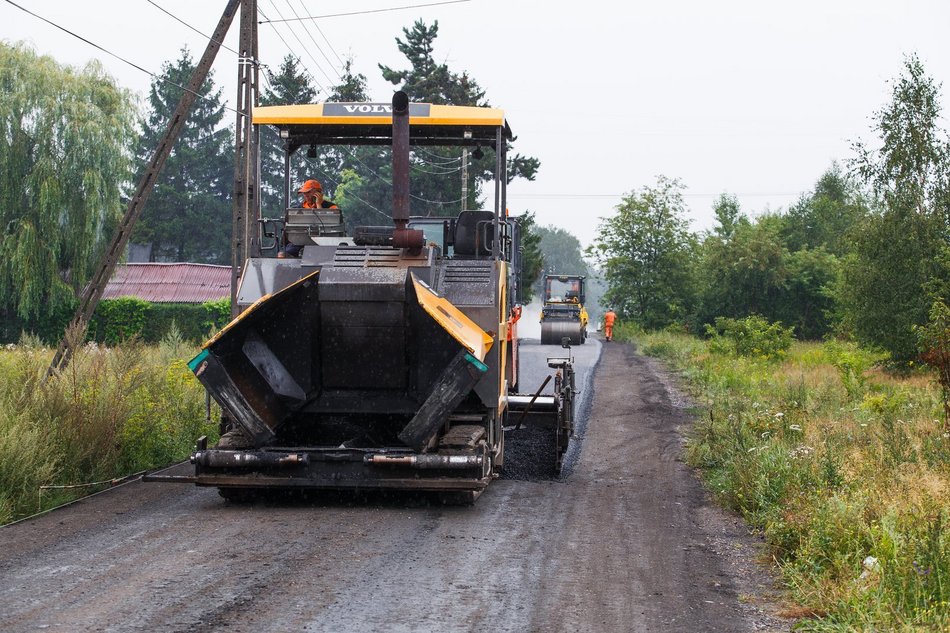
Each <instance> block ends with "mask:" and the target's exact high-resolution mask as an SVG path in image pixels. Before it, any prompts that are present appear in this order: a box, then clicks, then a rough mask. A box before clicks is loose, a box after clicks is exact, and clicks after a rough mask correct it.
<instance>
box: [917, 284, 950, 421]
mask: <svg viewBox="0 0 950 633" xmlns="http://www.w3.org/2000/svg"><path fill="white" fill-rule="evenodd" d="M916 332H917V346H918V349H919V350H920V357H921V359H922V360H923V361H924V362H925V363H927V364H928V365H930V366H931V367H933V368H934V370H936V372H937V381H938V382H939V383H940V389H941V392H942V396H943V424H944V428H946V429H947V430H948V431H950V307H948V306H947V304H946V303H944V302H943V301H939V300H938V301H934V303H933V305H932V306H931V307H930V314H929V318H928V320H927V323H926V324H924V325H922V326H918V327H917V328H916Z"/></svg>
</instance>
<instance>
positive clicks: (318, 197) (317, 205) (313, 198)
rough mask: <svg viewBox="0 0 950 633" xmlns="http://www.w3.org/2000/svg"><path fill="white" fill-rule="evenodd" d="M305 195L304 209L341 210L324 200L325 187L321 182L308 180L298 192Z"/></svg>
mask: <svg viewBox="0 0 950 633" xmlns="http://www.w3.org/2000/svg"><path fill="white" fill-rule="evenodd" d="M297 193H302V194H303V205H301V206H302V207H303V208H304V209H339V207H338V206H336V205H335V204H333V203H332V202H330V201H329V200H325V199H324V198H323V185H321V184H320V181H319V180H308V181H306V182H305V183H303V186H301V187H300V189H298V190H297Z"/></svg>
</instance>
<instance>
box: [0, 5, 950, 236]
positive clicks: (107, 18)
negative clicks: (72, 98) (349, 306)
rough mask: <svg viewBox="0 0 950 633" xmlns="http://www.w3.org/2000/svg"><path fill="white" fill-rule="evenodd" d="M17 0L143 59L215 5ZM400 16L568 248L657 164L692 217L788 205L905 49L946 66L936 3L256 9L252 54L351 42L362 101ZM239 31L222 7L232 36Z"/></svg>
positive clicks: (875, 98)
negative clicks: (516, 164) (469, 92)
mask: <svg viewBox="0 0 950 633" xmlns="http://www.w3.org/2000/svg"><path fill="white" fill-rule="evenodd" d="M16 1H17V4H20V5H22V6H24V7H27V8H29V9H30V10H32V11H34V12H36V13H38V14H40V15H42V16H44V17H46V18H48V19H49V20H51V21H53V22H56V23H58V24H61V25H63V26H65V27H66V28H69V29H70V30H72V31H74V32H76V33H77V34H79V35H82V36H83V37H85V38H87V39H89V40H92V41H93V42H96V43H97V44H99V45H100V46H102V47H103V48H106V49H108V50H110V51H112V52H114V53H116V54H118V55H120V56H122V57H125V58H126V59H128V60H129V61H132V62H134V63H136V64H138V65H139V66H142V67H143V68H146V69H148V70H151V71H153V72H158V71H159V69H160V67H161V64H162V62H164V61H167V60H170V59H174V58H176V57H177V56H178V52H179V50H180V49H181V48H182V46H188V48H189V49H190V50H191V52H192V54H193V57H195V58H197V57H199V56H200V55H201V52H202V51H203V50H204V46H205V43H206V41H205V40H204V39H203V38H202V36H201V35H199V34H197V33H195V32H194V31H192V30H190V29H189V28H188V27H186V26H183V25H182V24H180V23H179V22H176V21H175V20H174V19H173V18H172V17H169V16H168V15H167V14H165V13H163V12H162V11H161V10H160V9H159V8H157V7H156V5H158V6H160V7H162V8H164V9H166V10H167V11H168V12H170V13H172V14H174V15H175V16H178V17H179V18H181V19H182V20H184V21H185V22H187V23H189V24H191V25H192V26H194V27H195V28H197V29H199V30H201V31H203V32H204V33H210V32H211V31H212V30H213V29H214V26H215V24H216V23H217V20H218V18H219V17H220V13H221V10H222V9H223V7H224V4H225V3H224V2H222V1H214V2H212V1H210V0H190V1H186V0H154V4H153V3H151V2H149V0H126V1H125V2H114V1H111V2H109V1H106V0H86V1H85V2H78V1H75V0H43V1H42V2H41V1H39V0H16ZM430 1H434V0H352V1H350V2H346V3H339V2H336V3H330V2H322V1H318V0H259V9H260V12H261V14H262V15H263V16H266V17H267V18H269V19H276V18H279V17H280V16H283V17H284V18H288V17H294V16H295V15H298V16H301V17H302V16H329V15H330V14H339V13H343V12H357V11H374V10H379V9H388V8H392V7H404V6H409V5H421V4H427V3H428V2H430ZM418 18H422V19H424V20H425V21H426V22H428V23H431V22H432V21H434V20H438V22H439V37H438V39H437V40H436V50H435V57H436V59H437V60H439V61H444V62H446V63H447V64H448V65H449V68H450V69H452V70H453V71H456V72H461V71H463V70H464V71H468V72H469V73H470V75H471V76H472V77H473V78H474V79H475V80H476V81H478V83H479V84H480V85H481V86H482V87H483V88H484V89H485V90H486V92H487V96H488V99H489V100H490V102H491V103H492V105H494V106H496V107H500V108H503V109H504V110H505V111H506V116H507V118H508V120H509V122H510V124H511V126H512V129H513V130H514V132H515V134H517V136H518V142H517V143H516V150H517V151H518V152H521V153H523V154H528V155H531V156H536V157H538V158H539V159H540V160H541V169H540V171H539V174H538V178H537V180H536V181H535V182H531V183H528V182H524V181H516V182H515V183H513V184H512V185H511V186H510V188H509V206H510V208H511V212H512V213H520V212H522V211H524V210H530V211H534V212H535V213H536V214H537V218H538V221H539V223H541V224H553V225H556V226H560V227H563V228H565V229H568V230H570V231H571V232H572V233H574V234H575V235H577V236H578V237H579V238H580V239H581V241H582V242H583V243H584V244H587V243H589V242H590V241H591V240H592V239H593V237H594V235H595V232H596V228H597V223H598V218H600V217H603V216H605V215H609V214H610V213H612V210H613V208H614V207H615V206H616V205H617V204H618V203H619V202H620V197H621V196H622V195H623V194H625V193H627V192H630V191H632V190H634V189H638V188H640V187H642V186H644V185H648V184H653V183H655V177H656V176H657V175H658V174H663V175H666V176H669V177H675V178H679V179H681V180H682V182H683V183H684V184H685V185H686V187H687V190H686V201H687V204H688V206H689V207H690V218H691V219H692V221H693V228H694V229H696V230H703V229H707V228H709V227H710V226H711V224H712V211H711V205H712V202H713V200H714V199H715V198H716V197H717V196H718V195H719V194H720V193H721V192H723V191H726V192H730V193H734V194H736V195H738V197H739V199H740V202H741V204H742V207H743V209H744V210H745V211H747V212H748V213H750V214H752V215H755V214H758V213H761V212H762V211H764V210H766V209H772V210H777V209H781V208H786V207H787V206H788V205H789V204H791V203H793V202H794V201H795V200H797V198H798V197H799V195H800V194H801V193H802V192H806V191H808V190H809V189H811V187H812V186H813V185H814V183H815V181H816V180H817V179H818V177H819V176H820V175H821V174H822V172H823V171H824V170H825V169H827V168H828V167H829V166H830V165H831V163H832V161H835V160H838V161H845V160H846V159H847V158H848V157H850V156H851V149H850V145H851V142H852V141H853V140H856V139H858V138H865V139H872V138H873V137H872V135H871V133H870V129H869V125H870V116H871V115H872V113H873V112H874V111H875V110H877V109H879V108H880V107H881V106H882V105H883V104H884V103H885V102H886V101H887V99H888V96H889V88H888V86H887V83H886V82H887V81H888V80H889V79H892V78H894V77H896V76H897V75H898V74H899V73H900V71H901V65H902V60H903V57H904V55H906V54H909V53H916V54H917V55H919V57H920V58H921V60H922V61H923V63H924V66H925V68H926V69H927V71H928V72H929V74H930V75H931V76H932V77H934V78H935V79H936V80H937V81H938V82H939V83H943V84H945V85H946V84H947V83H948V82H947V79H948V78H950V37H948V35H947V28H948V26H950V2H947V1H946V0H905V1H903V2H895V1H894V0H884V1H879V0H821V1H818V0H798V1H797V2H782V3H779V2H774V1H773V2H769V1H767V0H757V1H752V0H749V1H744V0H743V1H739V0H735V1H728V0H721V1H719V2H708V1H700V0H680V1H677V0H667V1H664V2H604V1H599V0H592V1H589V2H571V3H555V2H521V1H518V0H469V1H466V2H456V3H450V4H443V5H439V6H427V7H421V6H417V7H415V8H410V9H401V10H396V11H380V12H376V13H364V14H361V15H338V16H335V17H318V18H317V19H316V20H305V21H301V22H291V23H281V24H261V25H260V56H261V59H262V61H263V62H264V63H265V64H268V65H270V66H271V67H274V68H276V67H277V65H278V64H279V63H280V60H281V59H282V58H283V56H284V55H285V54H286V53H287V52H288V50H289V48H288V47H290V48H293V49H294V53H295V54H298V55H300V57H301V58H302V60H303V61H304V63H305V64H306V65H307V66H308V67H309V69H310V72H311V74H312V75H313V77H314V78H315V79H316V81H318V82H320V83H321V84H323V85H324V86H330V85H332V83H334V81H335V80H336V78H337V72H339V66H340V62H339V58H346V57H347V56H352V57H353V59H354V65H355V69H356V70H357V71H358V72H362V73H363V74H365V75H366V76H367V77H368V78H369V85H370V93H371V95H372V96H373V98H374V99H376V100H379V101H388V100H389V99H390V98H391V96H392V90H393V87H392V85H391V84H388V83H386V82H384V81H383V80H382V79H381V77H380V73H379V70H378V68H377V65H376V64H377V62H382V63H384V64H387V65H389V66H391V67H394V68H405V67H407V65H408V64H407V62H406V60H405V58H404V57H403V56H402V55H401V54H400V53H399V51H398V50H397V48H396V44H395V38H396V37H397V36H401V35H402V32H401V29H402V28H403V27H405V26H408V25H410V24H412V22H413V21H414V20H416V19H418ZM291 25H292V30H291ZM237 27H238V22H237V20H235V24H234V26H233V27H232V33H231V34H230V35H229V38H228V43H229V44H230V45H231V46H232V47H234V46H235V41H236V36H237ZM318 27H319V30H320V31H322V34H323V35H325V36H326V39H324V37H323V36H321V33H320V32H318ZM305 29H306V30H305ZM311 36H312V38H313V39H311ZM0 38H2V39H4V40H6V41H8V42H9V41H19V40H27V41H28V42H30V43H31V44H32V46H33V47H34V48H35V49H36V51H37V52H40V53H45V54H50V55H52V56H54V57H55V58H57V59H58V60H60V61H61V62H65V63H70V64H74V65H80V64H83V63H85V62H86V61H88V60H89V59H92V58H99V59H100V60H101V61H102V63H103V64H104V66H105V67H106V69H107V70H108V72H109V73H110V74H112V75H114V76H115V77H116V78H117V79H118V81H119V83H121V84H122V85H124V86H126V87H128V88H130V89H131V90H133V91H134V92H136V93H137V94H139V95H142V96H143V97H144V94H145V92H146V91H147V89H148V86H149V83H150V81H151V77H149V76H148V75H146V74H144V73H142V72H141V71H139V70H136V69H134V68H132V67H130V66H128V65H126V64H124V63H123V62H121V61H119V60H117V59H114V58H112V57H109V56H107V55H105V54H104V53H101V52H100V51H97V50H96V49H94V48H92V47H90V46H89V45H88V44H86V43H83V42H81V41H79V40H76V39H74V38H72V37H71V36H69V35H67V34H65V33H63V32H62V31H59V30H57V29H55V28H53V27H51V26H49V25H47V24H45V23H43V22H41V21H39V20H37V19H36V18H34V17H31V16H29V15H27V14H25V13H23V12H22V11H20V10H18V9H16V8H15V7H13V6H11V5H10V4H9V3H8V2H7V1H6V0H0ZM298 38H299V41H298ZM327 41H329V45H328V44H327ZM300 42H303V44H302V45H301V43H300ZM317 45H319V48H318V47H317ZM327 58H329V60H330V62H332V64H331V63H328V62H327ZM236 62H237V60H236V55H235V54H234V53H231V52H229V51H221V53H219V56H218V60H217V61H216V63H215V66H214V68H215V80H216V81H217V82H218V83H220V84H221V85H223V86H224V88H225V96H226V97H227V99H228V101H229V104H230V105H232V106H233V103H234V92H235V89H234V84H235V77H236V74H237V63H236ZM945 91H946V87H945V90H944V99H943V100H942V103H943V104H944V105H946V103H947V99H946V96H945ZM945 121H946V118H945Z"/></svg>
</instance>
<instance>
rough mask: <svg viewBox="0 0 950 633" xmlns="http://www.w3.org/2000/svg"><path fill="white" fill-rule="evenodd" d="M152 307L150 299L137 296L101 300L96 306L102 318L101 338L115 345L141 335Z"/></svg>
mask: <svg viewBox="0 0 950 633" xmlns="http://www.w3.org/2000/svg"><path fill="white" fill-rule="evenodd" d="M150 308H151V304H150V303H149V302H148V301H144V300H142V299H138V298H136V297H119V298H118V299H106V300H105V301H100V302H99V305H98V306H97V307H96V313H97V314H98V315H99V317H100V319H101V325H100V327H101V333H100V335H99V336H100V337H101V338H99V340H101V341H103V342H105V343H107V344H109V345H115V344H117V343H121V342H122V341H127V340H129V339H131V338H134V337H141V336H142V333H143V331H144V330H145V320H146V315H147V314H148V312H149V309H150ZM97 338H98V337H97Z"/></svg>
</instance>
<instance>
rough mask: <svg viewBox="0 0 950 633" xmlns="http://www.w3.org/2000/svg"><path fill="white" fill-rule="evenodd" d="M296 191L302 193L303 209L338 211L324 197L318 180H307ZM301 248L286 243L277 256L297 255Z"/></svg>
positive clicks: (338, 210) (337, 208)
mask: <svg viewBox="0 0 950 633" xmlns="http://www.w3.org/2000/svg"><path fill="white" fill-rule="evenodd" d="M297 193H299V194H303V204H301V205H300V206H301V207H302V208H304V209H331V210H333V211H336V212H337V213H339V212H340V207H338V206H336V205H335V204H334V203H333V202H331V201H330V200H326V199H324V197H323V185H322V184H320V181H319V180H308V181H307V182H305V183H303V185H302V186H301V187H300V189H298V190H297ZM301 250H303V247H302V246H297V245H296V244H287V245H285V246H284V248H282V249H281V251H280V252H279V253H277V258H278V259H285V258H287V257H299V256H300V251H301Z"/></svg>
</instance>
